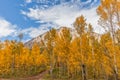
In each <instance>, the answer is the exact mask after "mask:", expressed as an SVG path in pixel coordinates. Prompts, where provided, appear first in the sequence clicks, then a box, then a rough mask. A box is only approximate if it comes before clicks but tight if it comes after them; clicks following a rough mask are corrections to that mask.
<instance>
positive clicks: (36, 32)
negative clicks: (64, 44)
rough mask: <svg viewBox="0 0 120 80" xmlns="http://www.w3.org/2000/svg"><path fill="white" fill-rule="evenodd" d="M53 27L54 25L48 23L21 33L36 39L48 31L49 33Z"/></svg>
mask: <svg viewBox="0 0 120 80" xmlns="http://www.w3.org/2000/svg"><path fill="white" fill-rule="evenodd" d="M51 26H53V25H52V24H50V23H46V24H43V25H41V26H39V27H36V28H35V27H30V28H26V29H23V30H21V32H22V33H24V34H27V35H29V37H31V38H34V37H36V36H39V35H41V34H43V33H45V32H47V31H49V27H51ZM54 27H55V25H54Z"/></svg>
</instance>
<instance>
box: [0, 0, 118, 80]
mask: <svg viewBox="0 0 120 80" xmlns="http://www.w3.org/2000/svg"><path fill="white" fill-rule="evenodd" d="M96 11H97V14H98V15H99V16H100V19H99V21H98V24H99V25H100V26H101V27H102V28H103V29H104V31H105V32H104V33H102V34H100V35H99V36H96V35H95V34H97V33H95V32H94V30H93V27H92V25H91V24H90V23H87V22H86V19H85V18H84V16H83V15H81V16H80V17H77V18H76V20H75V22H74V24H73V27H74V29H75V30H76V33H77V36H76V37H74V38H73V36H72V35H71V32H70V30H69V29H68V28H65V27H64V28H63V29H62V30H61V31H60V32H59V33H58V32H57V30H56V29H51V30H50V31H48V32H47V33H46V34H45V36H44V39H42V40H41V42H40V43H36V42H35V43H34V44H33V46H32V48H28V47H25V46H24V44H23V43H22V42H17V41H9V40H6V41H4V42H0V77H17V76H19V77H20V76H22V77H23V76H28V75H36V74H39V73H40V72H42V71H46V70H47V71H48V72H49V73H48V75H49V77H50V78H51V79H52V80H57V79H60V80H72V79H73V80H119V79H120V1H119V0H101V4H100V5H99V6H98V8H97V10H96ZM91 14H92V13H91Z"/></svg>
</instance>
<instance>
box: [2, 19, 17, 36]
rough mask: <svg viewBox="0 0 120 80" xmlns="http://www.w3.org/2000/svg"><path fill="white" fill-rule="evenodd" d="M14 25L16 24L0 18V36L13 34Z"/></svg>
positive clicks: (14, 30)
mask: <svg viewBox="0 0 120 80" xmlns="http://www.w3.org/2000/svg"><path fill="white" fill-rule="evenodd" d="M16 27H17V26H16V25H13V24H11V23H10V22H8V21H7V20H5V19H3V18H0V38H2V37H7V36H9V35H12V34H14V33H15V32H16ZM12 36H13V35H12Z"/></svg>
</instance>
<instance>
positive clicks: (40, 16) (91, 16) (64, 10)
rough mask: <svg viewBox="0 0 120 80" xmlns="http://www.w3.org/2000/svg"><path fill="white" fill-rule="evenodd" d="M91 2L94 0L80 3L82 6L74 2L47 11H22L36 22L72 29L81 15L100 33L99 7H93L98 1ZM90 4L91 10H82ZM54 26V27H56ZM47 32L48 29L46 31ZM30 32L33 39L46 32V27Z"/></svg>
mask: <svg viewBox="0 0 120 80" xmlns="http://www.w3.org/2000/svg"><path fill="white" fill-rule="evenodd" d="M91 2H92V0H88V1H86V2H83V3H80V4H81V5H80V4H79V3H76V2H75V3H74V0H73V3H72V5H71V4H70V3H62V4H59V5H54V6H52V7H49V8H47V9H40V8H39V7H36V8H29V12H25V11H21V13H22V14H24V15H26V16H27V17H29V18H31V19H34V20H36V22H40V23H41V22H46V23H53V24H55V25H57V26H58V27H60V26H66V27H72V24H73V23H74V21H75V19H76V18H77V17H78V16H80V15H84V16H85V18H86V19H87V22H88V23H91V24H92V25H93V27H94V29H95V31H96V32H98V33H100V32H101V30H102V29H101V28H100V27H99V25H98V24H97V23H98V19H99V17H98V16H97V13H96V8H97V7H93V8H92V7H91V6H93V4H95V3H96V2H97V0H94V1H93V2H92V3H91ZM88 3H91V6H90V7H91V8H89V9H80V7H81V6H82V5H86V4H88ZM51 25H52V24H51ZM52 26H53V27H54V25H52ZM55 27H56V26H55ZM29 29H31V28H29ZM29 29H28V30H29ZM47 30H48V29H46V31H47ZM29 31H31V32H30V33H29V35H30V36H31V37H36V36H37V35H39V34H42V33H44V32H46V31H45V30H44V26H42V25H41V24H40V27H39V28H38V29H37V28H32V29H31V30H29Z"/></svg>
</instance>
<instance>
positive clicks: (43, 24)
mask: <svg viewBox="0 0 120 80" xmlns="http://www.w3.org/2000/svg"><path fill="white" fill-rule="evenodd" d="M99 4H100V0H0V40H2V41H3V40H6V39H9V40H13V39H16V40H18V37H17V35H18V34H19V33H23V34H24V37H23V42H25V41H28V40H30V39H32V38H34V37H36V36H38V35H40V34H43V33H45V32H46V31H48V30H49V29H50V28H56V29H58V28H60V27H61V26H66V27H70V28H72V24H73V22H74V21H75V18H76V17H78V16H80V15H82V14H83V15H84V16H85V18H87V22H89V23H91V24H92V25H93V26H94V28H95V30H96V31H97V32H98V31H100V29H96V28H98V27H97V26H98V25H97V24H96V23H97V20H98V16H97V14H96V8H97V6H98V5H99ZM88 13H89V14H88Z"/></svg>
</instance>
